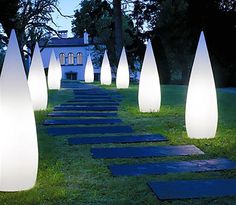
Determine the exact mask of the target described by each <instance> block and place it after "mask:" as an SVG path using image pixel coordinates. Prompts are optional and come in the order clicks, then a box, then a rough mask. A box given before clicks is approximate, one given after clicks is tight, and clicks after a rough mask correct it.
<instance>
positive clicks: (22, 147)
mask: <svg viewBox="0 0 236 205" xmlns="http://www.w3.org/2000/svg"><path fill="white" fill-rule="evenodd" d="M37 170H38V143H37V133H36V125H35V117H34V110H33V105H32V101H31V97H30V92H29V87H28V83H27V78H26V75H25V70H24V67H23V63H22V58H21V54H20V50H19V46H18V43H17V38H16V34H15V31H14V30H13V31H12V32H11V36H10V40H9V44H8V49H7V52H6V56H5V60H4V63H3V68H2V74H1V77H0V191H21V190H27V189H30V188H32V187H33V186H34V184H35V182H36V178H37Z"/></svg>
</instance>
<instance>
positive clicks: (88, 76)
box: [84, 55, 94, 83]
mask: <svg viewBox="0 0 236 205" xmlns="http://www.w3.org/2000/svg"><path fill="white" fill-rule="evenodd" d="M84 80H85V82H86V83H92V82H93V81H94V71H93V63H92V60H91V57H90V55H88V58H87V62H86V66H85V71H84Z"/></svg>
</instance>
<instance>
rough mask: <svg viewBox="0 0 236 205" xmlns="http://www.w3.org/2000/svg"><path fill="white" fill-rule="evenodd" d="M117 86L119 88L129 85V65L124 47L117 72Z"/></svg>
mask: <svg viewBox="0 0 236 205" xmlns="http://www.w3.org/2000/svg"><path fill="white" fill-rule="evenodd" d="M116 87H117V88H119V89H122V88H128V87H129V65H128V61H127V57H126V53H125V48H123V50H122V53H121V56H120V61H119V65H118V69H117V74H116Z"/></svg>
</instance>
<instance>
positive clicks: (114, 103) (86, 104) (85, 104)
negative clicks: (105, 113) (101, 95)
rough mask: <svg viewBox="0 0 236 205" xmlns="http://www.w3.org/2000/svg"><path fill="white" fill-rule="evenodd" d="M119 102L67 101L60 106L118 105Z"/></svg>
mask: <svg viewBox="0 0 236 205" xmlns="http://www.w3.org/2000/svg"><path fill="white" fill-rule="evenodd" d="M118 105H119V103H117V102H105V103H99V102H97V103H66V104H61V105H60V106H79V107H82V106H85V107H89V106H118Z"/></svg>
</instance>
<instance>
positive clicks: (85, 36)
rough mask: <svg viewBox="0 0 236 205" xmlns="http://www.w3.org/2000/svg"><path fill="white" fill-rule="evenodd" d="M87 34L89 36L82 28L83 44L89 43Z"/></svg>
mask: <svg viewBox="0 0 236 205" xmlns="http://www.w3.org/2000/svg"><path fill="white" fill-rule="evenodd" d="M88 36H89V34H88V33H87V31H86V29H84V44H88V43H89V40H88Z"/></svg>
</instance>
